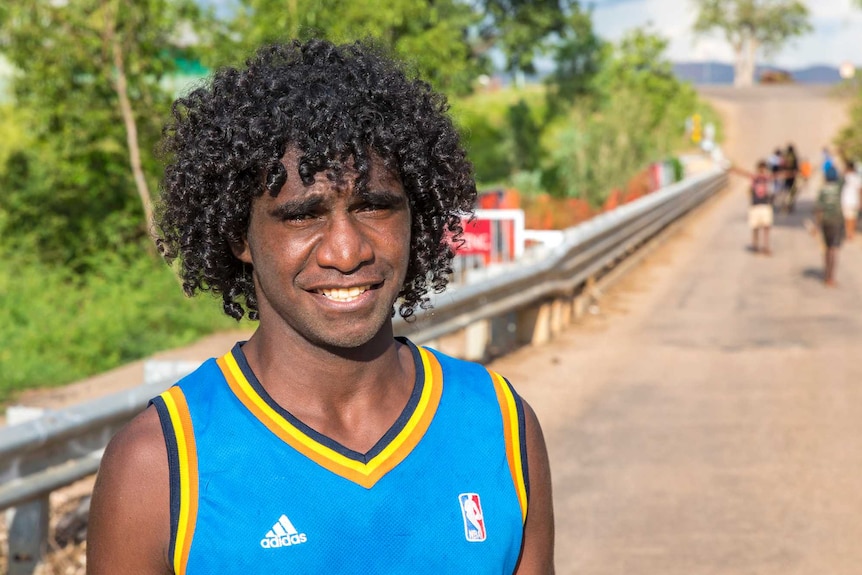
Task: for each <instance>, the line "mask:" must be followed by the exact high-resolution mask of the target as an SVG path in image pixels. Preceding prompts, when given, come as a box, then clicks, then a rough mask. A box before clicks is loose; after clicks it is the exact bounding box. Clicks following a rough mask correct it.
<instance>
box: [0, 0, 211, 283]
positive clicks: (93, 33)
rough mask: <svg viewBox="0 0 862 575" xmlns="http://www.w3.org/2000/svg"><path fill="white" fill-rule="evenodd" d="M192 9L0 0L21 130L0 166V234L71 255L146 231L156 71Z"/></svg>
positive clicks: (113, 1) (1, 43)
mask: <svg viewBox="0 0 862 575" xmlns="http://www.w3.org/2000/svg"><path fill="white" fill-rule="evenodd" d="M198 17H199V12H198V8H197V5H196V4H195V3H194V2H193V1H192V0H136V1H132V0H76V1H74V2H70V1H67V0H52V1H50V2H46V1H42V0H9V1H8V2H6V3H4V7H3V9H2V11H0V52H2V54H3V56H4V57H5V58H6V59H7V60H8V61H9V62H10V63H11V64H12V65H13V66H14V68H15V69H16V73H15V75H14V76H13V78H12V95H13V98H14V100H15V105H16V108H18V109H19V110H21V112H22V113H21V123H22V124H23V126H24V127H25V129H26V132H27V134H28V138H29V141H28V142H27V144H28V145H27V147H26V148H22V149H20V150H18V151H17V152H15V153H13V154H12V156H10V159H9V163H8V164H7V167H6V170H3V172H4V173H3V177H2V178H0V186H2V187H3V192H4V193H3V194H2V198H0V210H3V211H4V212H5V217H4V219H3V222H4V224H3V225H4V229H3V230H2V232H3V234H4V236H7V237H10V238H14V239H16V240H17V241H18V242H22V243H26V242H29V243H31V244H33V247H34V248H36V249H37V253H38V255H39V257H41V258H42V259H44V260H46V261H49V262H52V263H72V264H73V265H75V266H78V267H80V266H82V265H83V262H85V261H86V259H87V257H88V256H90V255H92V254H93V253H97V252H99V251H100V250H105V249H108V250H111V249H114V250H120V249H123V248H124V247H125V246H127V245H128V244H129V242H132V243H135V245H138V246H139V245H140V244H139V243H137V242H136V240H146V239H148V233H147V232H148V231H149V229H150V226H151V222H152V207H151V197H150V196H151V192H150V190H151V187H152V186H151V182H154V181H155V180H156V178H157V174H158V171H159V166H158V164H157V163H156V161H155V159H154V157H153V154H152V150H153V148H154V145H155V143H156V141H157V140H158V138H159V134H160V129H161V124H162V121H163V120H164V118H165V115H166V113H167V111H168V110H169V106H170V99H171V95H170V94H168V93H167V91H166V90H165V89H163V88H162V86H161V82H162V81H163V80H164V78H165V77H166V76H167V75H168V74H170V73H171V72H172V71H173V70H174V61H175V58H176V57H177V54H178V53H179V52H180V51H181V50H182V49H183V48H182V44H183V37H184V34H183V31H184V30H186V31H188V30H189V29H190V28H189V27H188V26H189V23H191V22H193V21H194V20H195V19H196V18H198ZM186 35H187V34H186Z"/></svg>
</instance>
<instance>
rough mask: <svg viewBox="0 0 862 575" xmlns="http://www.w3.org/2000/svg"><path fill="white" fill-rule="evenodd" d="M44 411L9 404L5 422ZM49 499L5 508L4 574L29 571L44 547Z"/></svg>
mask: <svg viewBox="0 0 862 575" xmlns="http://www.w3.org/2000/svg"><path fill="white" fill-rule="evenodd" d="M43 414H44V410H42V409H35V408H28V407H21V406H11V407H10V408H9V409H7V410H6V421H7V423H8V425H15V424H18V423H24V422H25V421H29V420H31V419H36V418H38V417H41V416H42V415H43ZM50 512H51V502H50V500H49V498H48V496H45V497H40V498H39V499H36V500H34V501H30V502H28V503H24V504H23V505H19V506H18V507H14V508H12V509H9V510H7V511H6V525H8V526H9V541H8V545H9V548H8V552H9V553H8V555H7V556H8V557H9V566H8V575H32V574H33V572H34V571H35V570H36V566H37V565H38V564H39V561H41V560H42V556H43V555H44V554H45V551H46V549H47V548H48V518H49V515H50Z"/></svg>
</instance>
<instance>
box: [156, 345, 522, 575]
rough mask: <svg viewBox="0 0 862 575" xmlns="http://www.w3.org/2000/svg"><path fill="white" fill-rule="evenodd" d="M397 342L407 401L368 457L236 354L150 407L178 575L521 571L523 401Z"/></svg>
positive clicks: (474, 370) (470, 367)
mask: <svg viewBox="0 0 862 575" xmlns="http://www.w3.org/2000/svg"><path fill="white" fill-rule="evenodd" d="M402 341H403V342H404V343H406V344H408V345H409V346H410V348H411V350H412V352H413V357H414V360H415V364H416V368H417V369H416V379H415V384H414V389H413V393H412V395H411V397H410V400H409V401H408V403H407V406H406V407H405V409H404V411H403V413H402V414H401V416H400V418H399V419H398V421H397V422H396V423H395V424H394V425H393V426H392V428H391V429H390V430H389V431H388V432H387V433H386V434H385V435H384V436H383V437H382V438H381V439H380V441H379V442H378V443H377V444H376V445H375V446H374V447H373V448H372V449H371V450H370V451H369V452H367V453H358V452H355V451H352V450H350V449H347V448H345V447H344V446H342V445H340V444H338V443H337V442H335V441H333V440H331V439H329V438H327V437H325V436H323V435H321V434H320V433H317V432H316V431H315V430H313V429H311V428H310V427H308V426H306V425H304V424H303V423H302V422H301V421H299V420H298V419H296V418H295V417H293V416H292V415H291V414H290V413H288V412H287V411H285V410H284V409H282V408H281V407H279V406H278V405H277V404H276V403H275V402H274V401H273V400H272V399H271V398H270V397H269V395H268V394H267V393H266V391H265V390H264V388H263V387H262V386H261V384H260V382H259V381H258V380H257V378H256V377H255V375H254V373H252V371H251V369H250V368H249V366H248V363H247V361H246V360H245V357H244V355H243V352H242V347H241V344H237V345H236V346H235V347H234V348H233V350H232V351H231V352H230V353H228V354H226V355H224V356H222V357H221V358H218V359H211V360H209V361H207V362H206V363H204V364H203V365H202V366H201V367H200V368H198V369H197V370H196V371H195V372H194V373H192V374H191V375H189V376H188V377H186V378H184V379H182V380H181V381H180V382H178V383H177V385H175V386H174V387H172V388H171V389H169V390H168V391H166V392H164V393H163V394H161V395H160V396H159V397H157V398H155V399H153V401H152V403H153V404H154V405H155V407H156V409H157V410H158V413H159V417H160V419H161V422H162V429H163V431H164V435H165V441H166V444H167V449H168V457H169V467H170V477H171V560H172V562H173V567H174V571H175V573H177V574H188V575H214V574H230V573H241V574H243V575H253V574H258V573H259V574H265V575H276V574H279V575H281V574H285V573H289V574H306V573H344V574H360V573H361V574H363V575H368V574H379V573H411V574H415V573H434V574H441V573H447V574H448V573H470V574H471V575H478V574H484V573H488V574H490V573H495V574H499V573H512V572H513V571H514V569H515V567H516V565H517V561H518V557H519V555H520V552H521V546H522V543H523V530H524V521H525V518H526V514H527V499H528V490H529V486H528V482H527V476H528V473H527V457H526V450H525V437H524V412H523V405H522V403H521V400H520V398H519V397H518V396H517V395H516V394H515V392H514V391H513V389H512V387H511V386H510V385H509V383H508V382H507V381H506V380H505V379H504V378H502V377H500V376H499V375H498V374H496V373H493V372H491V371H489V370H487V369H486V368H484V367H482V366H481V365H478V364H475V363H471V362H466V361H462V360H458V359H455V358H452V357H449V356H446V355H444V354H441V353H439V352H437V351H433V350H431V349H428V348H420V347H417V346H415V345H413V344H412V343H411V342H409V341H407V340H402Z"/></svg>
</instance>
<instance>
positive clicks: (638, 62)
mask: <svg viewBox="0 0 862 575" xmlns="http://www.w3.org/2000/svg"><path fill="white" fill-rule="evenodd" d="M666 45H667V41H666V40H665V39H663V38H661V37H659V36H657V35H655V34H654V33H651V32H650V31H648V30H642V29H636V30H634V31H632V32H631V33H629V35H628V36H626V37H625V38H624V39H623V40H622V41H621V42H620V44H619V45H618V46H616V47H609V48H608V52H607V54H606V58H607V60H606V64H605V66H604V68H603V69H602V71H601V72H600V73H599V75H598V76H597V78H596V86H597V90H598V96H597V97H595V98H589V99H584V100H582V101H580V102H578V103H577V105H575V106H574V107H572V109H571V111H570V112H569V115H568V117H567V118H566V119H565V121H560V122H556V123H555V124H554V126H553V127H552V128H551V129H550V130H549V137H550V138H551V143H550V144H549V145H547V146H546V147H547V148H548V149H551V150H553V153H552V156H551V157H552V162H551V167H552V169H553V171H554V172H555V174H556V176H555V178H553V181H555V182H556V185H557V188H556V189H553V190H550V191H552V192H554V193H556V194H557V195H563V196H567V197H575V198H582V199H585V200H587V201H588V202H589V203H590V204H592V205H593V206H599V205H601V204H602V203H603V202H604V200H605V198H606V197H607V195H608V193H609V192H610V191H611V189H613V188H623V187H624V186H625V184H626V182H627V180H628V178H630V177H632V176H633V175H634V173H635V172H637V171H638V170H640V169H643V168H644V167H645V166H646V165H648V164H649V163H651V162H654V161H658V160H661V159H663V158H664V157H666V156H667V155H669V154H670V153H671V152H672V151H674V150H675V149H678V148H679V147H680V146H682V145H683V138H684V125H685V118H686V117H688V116H689V115H691V114H692V113H693V112H695V111H697V110H698V106H699V103H698V99H697V95H696V93H695V92H694V90H693V89H692V88H691V87H690V86H689V85H687V84H683V83H681V82H679V81H678V80H677V79H676V78H675V77H674V76H673V73H672V70H671V64H670V62H669V61H668V60H667V59H666V58H665V57H664V55H663V54H664V51H665V48H666Z"/></svg>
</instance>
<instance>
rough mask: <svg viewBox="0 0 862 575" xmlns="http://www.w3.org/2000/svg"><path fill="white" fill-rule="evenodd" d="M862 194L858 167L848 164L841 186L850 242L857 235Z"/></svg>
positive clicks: (846, 230) (861, 182) (847, 235)
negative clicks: (861, 195)
mask: <svg viewBox="0 0 862 575" xmlns="http://www.w3.org/2000/svg"><path fill="white" fill-rule="evenodd" d="M860 194H862V176H860V175H859V171H858V170H857V166H855V165H854V163H853V162H847V169H846V170H845V172H844V181H843V184H842V185H841V212H842V214H843V215H844V233H845V235H846V237H847V240H848V241H849V240H852V239H853V236H854V235H856V223H857V221H858V220H859V203H860Z"/></svg>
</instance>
